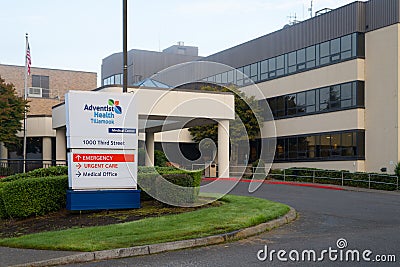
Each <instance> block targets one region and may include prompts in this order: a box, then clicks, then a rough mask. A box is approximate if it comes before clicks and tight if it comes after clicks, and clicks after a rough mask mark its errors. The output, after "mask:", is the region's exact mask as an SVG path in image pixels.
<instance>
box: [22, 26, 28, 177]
mask: <svg viewBox="0 0 400 267" xmlns="http://www.w3.org/2000/svg"><path fill="white" fill-rule="evenodd" d="M25 39H26V42H25V82H24V100H25V101H26V99H27V87H28V57H27V54H26V53H27V51H28V34H27V33H26V35H25ZM26 127H27V113H26V109H24V148H23V157H24V162H23V172H24V173H25V172H26Z"/></svg>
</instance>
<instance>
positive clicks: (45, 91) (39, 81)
mask: <svg viewBox="0 0 400 267" xmlns="http://www.w3.org/2000/svg"><path fill="white" fill-rule="evenodd" d="M32 87H35V88H38V90H40V94H39V95H40V96H38V97H43V98H49V97H50V78H49V76H43V75H32ZM39 88H41V89H39Z"/></svg>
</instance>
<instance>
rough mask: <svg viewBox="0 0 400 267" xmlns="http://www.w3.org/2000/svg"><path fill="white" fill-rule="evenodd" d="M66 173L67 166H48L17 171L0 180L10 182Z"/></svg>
mask: <svg viewBox="0 0 400 267" xmlns="http://www.w3.org/2000/svg"><path fill="white" fill-rule="evenodd" d="M61 175H68V167H67V166H52V167H49V168H39V169H35V170H33V171H30V172H26V173H18V174H14V175H11V176H8V177H6V178H3V179H1V180H0V182H11V181H16V180H20V179H24V178H43V177H51V176H61Z"/></svg>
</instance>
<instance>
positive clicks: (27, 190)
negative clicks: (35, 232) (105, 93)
mask: <svg viewBox="0 0 400 267" xmlns="http://www.w3.org/2000/svg"><path fill="white" fill-rule="evenodd" d="M156 171H158V172H156ZM66 172H67V167H64V166H62V167H50V168H45V169H37V170H34V171H31V172H28V173H25V174H18V175H13V176H10V177H7V178H4V179H2V182H1V183H0V217H1V218H10V217H12V218H25V217H29V216H34V215H44V214H46V213H48V212H51V211H57V210H60V209H62V208H64V207H65V206H66V190H67V189H68V177H67V176H66V175H63V176H58V175H54V174H64V173H66ZM138 173H139V174H138V180H139V184H140V186H144V188H161V186H160V183H161V182H160V179H161V177H160V175H162V177H163V178H164V179H166V180H167V181H169V182H171V183H173V184H176V185H179V186H183V187H195V188H194V189H193V194H191V195H190V196H187V195H185V196H186V197H187V198H186V199H184V201H185V202H193V201H194V200H195V199H196V198H197V195H198V192H199V186H200V182H201V172H200V171H185V170H179V169H176V168H173V167H156V168H153V167H139V171H138ZM3 180H4V181H3ZM153 185H157V186H156V187H154V186H153ZM153 190H155V189H153ZM163 192H166V194H168V197H169V198H170V199H175V200H179V199H180V198H181V197H182V194H180V193H181V192H179V189H178V191H177V190H175V189H171V190H166V191H163ZM141 199H142V200H149V199H152V197H150V196H149V195H148V194H147V193H146V192H145V191H144V190H143V191H142V192H141Z"/></svg>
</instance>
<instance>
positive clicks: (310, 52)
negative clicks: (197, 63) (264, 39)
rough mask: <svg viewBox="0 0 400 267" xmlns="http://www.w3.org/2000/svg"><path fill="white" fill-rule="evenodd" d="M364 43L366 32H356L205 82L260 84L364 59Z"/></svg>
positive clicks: (219, 75)
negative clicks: (318, 68) (327, 66)
mask: <svg viewBox="0 0 400 267" xmlns="http://www.w3.org/2000/svg"><path fill="white" fill-rule="evenodd" d="M364 43H365V41H364V35H363V34H362V33H353V34H349V35H345V36H343V37H339V38H336V39H333V40H330V41H327V42H324V43H320V44H316V45H312V46H309V47H306V48H303V49H299V50H296V51H293V52H290V53H286V54H283V55H280V56H277V57H273V58H269V59H265V60H262V61H259V62H256V63H253V64H249V65H246V66H243V67H239V68H237V70H238V71H239V72H236V71H234V70H231V71H227V72H224V73H220V74H217V75H213V76H210V77H208V78H205V79H203V81H207V82H211V83H219V84H234V85H237V86H244V85H248V84H250V83H251V82H252V81H253V82H255V83H257V82H260V81H265V80H270V79H275V78H277V77H281V76H284V75H290V74H293V73H296V72H301V71H305V70H309V69H313V68H316V67H320V66H324V65H328V64H334V63H337V62H340V61H344V60H348V59H351V58H356V57H361V58H363V57H365V51H364ZM246 76H247V77H246Z"/></svg>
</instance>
